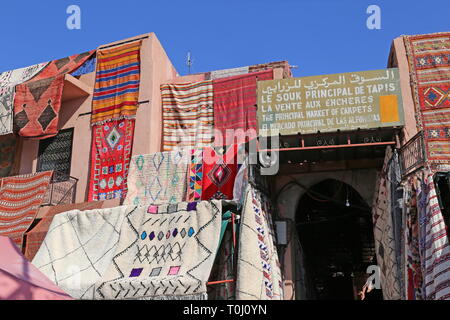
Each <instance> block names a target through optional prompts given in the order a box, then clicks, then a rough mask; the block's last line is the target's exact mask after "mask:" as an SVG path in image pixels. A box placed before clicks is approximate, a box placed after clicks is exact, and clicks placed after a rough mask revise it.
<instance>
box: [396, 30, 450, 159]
mask: <svg viewBox="0 0 450 320" xmlns="http://www.w3.org/2000/svg"><path fill="white" fill-rule="evenodd" d="M405 45H406V49H407V55H408V60H409V64H410V72H411V80H412V87H413V96H414V99H415V103H416V109H417V110H416V113H417V115H418V116H416V117H417V122H418V125H419V126H420V127H421V128H422V129H423V131H424V139H425V149H426V153H427V160H428V161H430V162H432V163H434V164H440V163H444V164H445V163H447V164H448V163H449V161H450V121H449V119H450V95H449V94H450V56H449V54H448V52H449V50H450V33H449V32H446V33H436V34H428V35H419V36H405Z"/></svg>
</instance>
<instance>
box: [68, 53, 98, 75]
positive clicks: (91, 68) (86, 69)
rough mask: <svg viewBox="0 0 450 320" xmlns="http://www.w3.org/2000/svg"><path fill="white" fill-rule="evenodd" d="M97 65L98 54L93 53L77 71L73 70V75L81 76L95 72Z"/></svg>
mask: <svg viewBox="0 0 450 320" xmlns="http://www.w3.org/2000/svg"><path fill="white" fill-rule="evenodd" d="M96 65H97V57H96V55H92V56H91V57H90V58H89V59H88V60H86V62H85V63H83V65H81V66H80V67H79V68H78V69H77V70H76V71H74V72H72V73H71V75H72V76H74V77H79V76H82V75H83V74H88V73H91V72H95V66H96Z"/></svg>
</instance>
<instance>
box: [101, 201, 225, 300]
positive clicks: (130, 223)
mask: <svg viewBox="0 0 450 320" xmlns="http://www.w3.org/2000/svg"><path fill="white" fill-rule="evenodd" d="M221 205H222V204H221V202H219V201H211V202H190V203H187V202H182V203H178V204H170V205H169V204H166V205H161V206H150V207H147V206H146V207H135V208H134V209H132V210H129V211H128V212H127V214H126V217H125V219H126V221H125V222H124V223H123V224H122V229H121V231H120V239H119V245H118V248H117V252H116V254H115V255H114V257H113V259H112V264H111V265H110V267H109V268H108V270H107V271H106V273H105V275H104V276H103V278H102V279H101V280H100V281H99V282H98V283H97V284H96V286H95V288H96V289H95V298H96V299H157V300H169V299H172V300H203V299H207V293H206V282H207V281H208V278H209V275H210V273H211V269H212V265H213V262H214V258H215V255H216V252H217V249H218V246H219V237H220V228H221V222H222V213H221V209H222V207H221Z"/></svg>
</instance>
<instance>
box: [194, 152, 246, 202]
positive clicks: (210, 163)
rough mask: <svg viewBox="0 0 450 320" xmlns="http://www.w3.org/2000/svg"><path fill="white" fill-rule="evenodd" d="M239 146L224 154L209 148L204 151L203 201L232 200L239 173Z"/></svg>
mask: <svg viewBox="0 0 450 320" xmlns="http://www.w3.org/2000/svg"><path fill="white" fill-rule="evenodd" d="M237 162H238V145H236V144H234V145H232V146H230V147H229V148H227V149H226V150H225V151H224V152H219V151H218V150H216V149H214V148H212V147H209V148H205V149H204V150H203V173H204V174H203V179H202V200H210V199H222V200H232V199H233V189H234V181H235V179H236V174H237V172H238V163H237Z"/></svg>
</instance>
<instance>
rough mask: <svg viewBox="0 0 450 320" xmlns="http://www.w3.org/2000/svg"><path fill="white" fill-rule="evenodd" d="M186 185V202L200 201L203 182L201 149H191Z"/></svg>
mask: <svg viewBox="0 0 450 320" xmlns="http://www.w3.org/2000/svg"><path fill="white" fill-rule="evenodd" d="M187 178H188V185H187V195H186V201H188V202H198V201H201V200H202V182H203V149H192V150H191V160H190V164H189V168H188V174H187Z"/></svg>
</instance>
